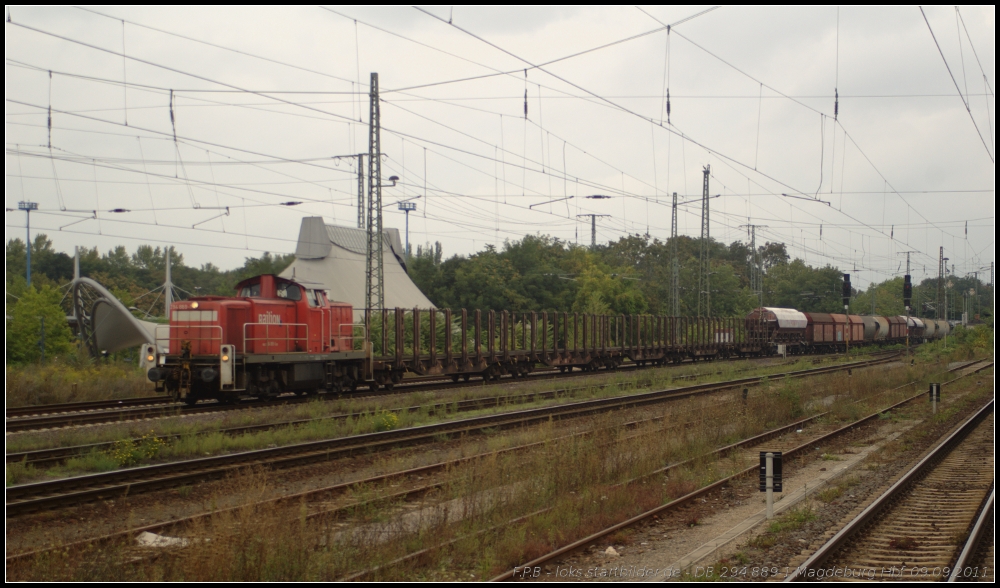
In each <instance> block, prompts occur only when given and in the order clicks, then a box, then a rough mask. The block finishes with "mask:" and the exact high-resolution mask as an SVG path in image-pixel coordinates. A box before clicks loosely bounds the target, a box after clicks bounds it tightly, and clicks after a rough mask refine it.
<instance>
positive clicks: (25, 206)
mask: <svg viewBox="0 0 1000 588" xmlns="http://www.w3.org/2000/svg"><path fill="white" fill-rule="evenodd" d="M17 209H18V210H23V211H24V212H25V215H26V216H25V218H26V220H25V221H24V226H25V231H26V235H27V236H26V237H25V238H24V239H25V240H24V245H25V250H26V251H27V252H28V253H27V255H28V285H29V286H30V285H31V211H32V210H38V203H37V202H25V201H23V200H22V201H21V202H18V203H17Z"/></svg>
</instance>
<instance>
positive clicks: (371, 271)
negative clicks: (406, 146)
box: [365, 72, 385, 323]
mask: <svg viewBox="0 0 1000 588" xmlns="http://www.w3.org/2000/svg"><path fill="white" fill-rule="evenodd" d="M369 99H370V112H369V118H368V211H367V213H368V214H367V219H366V221H367V222H366V223H365V228H366V229H367V230H368V242H367V244H366V247H365V261H366V266H365V267H366V270H365V274H366V276H365V277H366V278H367V285H366V289H365V317H366V323H367V317H368V313H369V312H371V310H372V309H375V308H385V281H384V273H383V267H382V242H383V241H384V237H383V236H382V186H381V184H380V181H381V179H382V145H381V139H380V137H381V132H380V130H381V123H380V121H379V97H378V73H376V72H372V77H371V94H370V96H369Z"/></svg>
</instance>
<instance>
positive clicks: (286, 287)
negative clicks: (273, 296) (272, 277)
mask: <svg viewBox="0 0 1000 588" xmlns="http://www.w3.org/2000/svg"><path fill="white" fill-rule="evenodd" d="M278 298H284V299H285V300H296V301H298V300H302V289H301V288H299V287H298V286H296V285H295V284H278Z"/></svg>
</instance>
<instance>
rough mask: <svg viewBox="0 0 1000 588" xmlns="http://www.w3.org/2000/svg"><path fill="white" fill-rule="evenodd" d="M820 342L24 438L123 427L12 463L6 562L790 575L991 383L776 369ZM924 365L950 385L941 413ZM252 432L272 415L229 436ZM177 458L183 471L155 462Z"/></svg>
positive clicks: (264, 569)
mask: <svg viewBox="0 0 1000 588" xmlns="http://www.w3.org/2000/svg"><path fill="white" fill-rule="evenodd" d="M814 359H815V358H803V359H801V360H799V361H798V362H796V363H793V362H791V361H781V360H769V361H768V362H767V363H771V364H773V365H767V366H765V365H760V364H754V363H751V362H732V363H723V362H716V363H704V364H701V363H699V364H697V365H689V366H680V367H668V368H654V369H646V370H639V371H635V372H630V371H624V372H621V373H610V374H598V375H594V374H590V375H587V376H585V377H582V378H573V379H556V380H545V381H530V380H529V381H523V380H522V381H518V382H517V383H502V384H493V385H487V386H482V385H481V386H475V387H466V388H454V389H450V390H449V389H441V390H434V391H418V392H404V391H397V392H399V393H398V394H394V395H381V396H365V394H364V393H359V395H358V397H357V398H341V399H334V400H326V401H319V400H310V401H308V402H303V403H301V404H289V405H273V406H267V407H263V408H261V407H253V408H244V407H240V408H239V409H238V410H232V411H225V412H219V413H202V414H191V415H184V414H183V412H182V411H181V413H180V414H179V415H178V414H172V415H161V416H158V417H156V418H147V419H144V420H136V421H128V422H118V423H105V424H91V425H83V426H72V427H65V428H51V429H46V430H35V431H25V432H18V433H10V432H9V433H8V434H7V436H6V437H7V439H6V440H7V452H8V455H10V454H12V453H17V452H24V451H41V450H49V449H53V448H59V447H62V448H65V447H68V446H80V445H85V444H99V443H106V444H110V445H101V446H98V447H95V448H91V449H88V450H87V451H86V453H83V454H79V455H75V456H73V455H71V456H69V457H68V458H67V457H62V458H56V459H53V460H52V461H50V462H47V463H43V462H40V465H38V466H37V467H36V466H31V465H29V464H28V463H27V462H15V463H11V462H8V465H7V491H8V492H7V507H8V518H7V558H8V559H7V573H8V578H11V579H22V580H43V579H45V580H52V579H89V580H99V579H100V580H132V579H135V580H143V579H147V580H148V579H182V580H307V579H321V580H336V579H348V578H352V579H386V580H401V579H444V580H485V579H490V578H493V577H495V576H498V575H501V574H503V573H505V572H509V571H511V570H514V569H515V566H528V569H529V570H532V571H531V572H530V573H529V575H525V571H524V570H525V568H523V567H521V568H519V569H520V570H521V572H520V576H517V575H516V574H514V578H513V579H522V578H523V579H534V580H548V579H559V580H567V579H568V580H574V579H579V580H588V579H597V580H602V579H604V580H636V579H649V571H648V570H658V571H659V578H658V579H665V576H664V571H665V570H668V569H669V570H674V571H672V572H670V577H671V578H674V579H704V578H707V579H725V577H724V576H725V574H727V573H728V574H730V575H732V577H734V578H735V579H737V580H759V579H769V578H773V577H774V576H775V575H778V576H779V577H780V576H781V574H783V573H784V572H785V569H786V568H794V567H795V566H798V565H800V564H801V563H802V562H803V561H805V559H806V557H808V555H809V554H810V553H812V552H813V551H815V550H816V549H818V548H819V547H820V546H821V545H822V544H823V543H824V542H825V541H826V540H827V539H829V536H831V535H832V534H833V533H834V532H835V531H836V530H837V529H839V528H840V527H841V526H843V524H844V522H845V521H844V519H845V518H849V517H850V516H853V515H854V514H857V512H856V511H858V510H860V509H862V508H864V507H865V506H866V505H867V504H868V503H869V502H871V501H872V500H874V498H875V497H876V496H877V495H879V494H880V493H881V492H882V491H883V490H884V489H885V488H886V487H888V485H889V484H891V483H892V482H893V481H894V479H895V478H897V477H899V476H900V475H902V473H903V472H904V471H906V470H907V469H908V468H909V467H910V466H911V465H912V463H913V462H914V461H915V460H916V459H918V458H919V457H920V456H921V455H922V454H924V453H925V452H926V451H927V450H928V448H930V447H931V446H932V445H934V444H935V442H936V441H937V440H938V439H940V438H941V437H942V436H943V435H944V434H946V433H947V432H949V431H951V430H952V429H954V428H955V426H956V425H957V424H958V423H959V422H960V421H962V420H963V419H964V418H965V417H966V416H968V414H970V413H971V412H972V411H973V410H975V409H977V408H979V407H981V406H982V405H984V404H985V403H986V402H988V401H989V400H991V399H992V397H993V394H994V389H993V368H992V360H991V359H990V360H985V359H982V358H980V360H978V361H973V358H967V359H965V360H964V361H962V362H960V363H952V364H948V363H947V362H946V361H942V360H941V359H939V358H937V357H933V356H928V355H926V354H925V355H924V356H920V355H918V358H917V361H916V362H915V363H914V364H911V363H910V362H909V361H907V360H903V359H902V358H899V357H883V359H881V360H878V363H875V362H873V365H869V366H867V367H862V366H860V365H858V366H855V367H854V368H853V369H852V370H851V373H850V374H848V373H847V370H846V369H843V367H844V366H842V365H841V366H840V368H841V369H837V370H836V371H826V372H824V373H809V374H800V375H798V376H797V377H795V378H791V377H789V378H785V377H782V376H781V375H780V374H784V373H787V372H792V371H807V370H817V369H820V368H825V367H831V366H837V364H843V363H844V362H845V361H847V360H845V359H844V358H843V356H840V358H839V359H835V358H827V359H825V360H823V361H821V362H819V363H816V364H814V363H813V360H814ZM860 359H861V357H854V358H851V360H850V361H858V360H860ZM949 368H950V369H952V370H954V371H952V372H949V371H947V370H948V369H949ZM749 380H753V381H752V382H749V383H746V382H744V381H749ZM951 380H954V381H951ZM736 381H739V382H741V383H737V384H732V382H736ZM931 381H939V382H948V383H947V384H946V385H945V386H944V388H943V393H942V403H941V405H940V406H939V407H938V413H937V414H936V415H931V414H930V408H929V404H928V402H927V401H926V389H927V383H928V382H931ZM719 382H730V385H727V386H726V387H724V388H721V389H720V388H717V387H713V386H712V384H715V383H719ZM744 390H746V392H744ZM668 391H670V392H669V393H668ZM675 391H676V392H678V393H681V392H683V393H682V394H676V395H675V394H674V392H675ZM653 392H657V394H659V396H656V395H653ZM553 393H555V394H553ZM921 393H923V394H921ZM619 397H623V398H627V397H635V398H632V399H631V400H628V401H620V400H618V399H619ZM637 398H641V401H639V400H637ZM588 403H593V404H588ZM615 403H617V404H615ZM414 407H416V408H414ZM532 411H536V412H532ZM542 411H548V412H542ZM515 413H518V416H517V417H516V418H515V417H514V416H513V415H514V414H515ZM529 413H530V414H529ZM866 417H868V420H864V421H863V422H859V421H862V420H863V419H865V418H866ZM519 419H520V420H519ZM991 419H992V417H990V423H992V420H991ZM8 420H10V419H8ZM306 420H308V422H305V423H299V424H296V425H288V424H287V423H289V422H292V421H306ZM282 423H285V424H282ZM990 426H992V425H990ZM239 427H244V428H245V427H259V428H258V429H253V430H244V431H234V432H232V433H230V434H226V433H223V432H220V429H227V428H239ZM433 427H442V428H440V429H437V428H433ZM418 433H419V435H418ZM827 435H832V436H830V437H826V436H827ZM331 439H333V440H337V444H329V442H328V441H327V440H331ZM317 443H327V445H322V446H319V445H310V444H317ZM306 446H308V447H306ZM126 450H127V451H126ZM762 450H779V451H786V452H788V453H790V454H791V455H790V459H786V461H785V465H784V467H785V482H784V483H785V491H784V493H782V494H779V495H778V496H780V497H781V499H779V500H777V502H776V512H777V515H776V518H775V520H774V521H770V522H768V521H764V520H762V519H763V517H762V515H761V511H762V509H763V501H762V496H763V495H762V494H761V493H759V492H757V488H756V476H753V477H750V476H747V475H746V471H747V470H748V468H754V467H756V466H755V464H756V460H757V454H758V452H759V451H762ZM269 451H270V452H271V453H267V454H266V455H265V454H263V453H261V454H259V455H255V457H254V459H249V457H247V458H246V459H243V460H242V461H236V462H233V463H232V464H230V465H227V466H225V467H224V468H223V469H220V470H218V471H216V472H215V473H212V474H209V475H206V476H205V477H204V478H198V477H195V476H194V475H193V474H190V473H183V472H182V470H183V469H184V468H185V467H189V468H190V471H191V472H193V471H195V469H196V468H195V466H194V465H191V466H186V465H185V464H188V462H189V460H192V459H193V458H201V459H202V463H201V464H200V465H199V466H198V467H201V468H203V469H204V468H205V467H206V463H207V462H208V461H211V460H216V459H222V458H228V457H231V456H243V455H246V456H250V454H251V453H252V452H269ZM990 451H992V448H990ZM278 453H280V455H278ZM282 460H284V461H282ZM169 463H173V464H175V465H176V466H177V467H176V468H175V469H176V470H177V471H174V472H172V473H169V474H167V473H162V474H161V473H157V474H155V475H153V474H152V470H150V473H149V474H146V476H145V478H143V477H142V475H141V474H142V472H144V471H146V470H145V468H153V467H155V466H160V465H162V464H169ZM989 465H990V467H991V468H992V460H989ZM137 466H139V467H137ZM102 471H103V474H101V473H100V472H102ZM199 471H200V470H199ZM91 472H94V473H91ZM129 473H135V474H136V475H137V477H134V478H122V479H120V480H112V479H110V478H109V479H107V480H106V481H104V479H101V480H102V481H93V482H92V483H91V489H90V492H91V494H90V495H88V497H85V498H72V497H71V494H66V495H65V496H66V498H64V499H62V498H60V496H62V495H60V494H58V493H59V492H71V491H70V490H65V489H60V490H56V489H41V490H39V492H40V493H41V494H42V496H41V498H42V499H44V498H45V496H44V495H43V494H44V493H45V492H48V493H49V496H48V502H45V501H44V500H40V502H38V503H37V504H36V503H31V502H25V503H24V504H27V505H28V506H23V505H21V506H19V503H18V500H20V499H19V498H17V496H19V494H18V492H21V491H23V490H24V489H25V488H29V487H31V486H33V485H35V484H45V483H48V482H55V481H58V480H60V479H77V478H79V479H84V478H89V477H90V476H99V475H105V474H106V475H114V476H124V475H125V474H129ZM180 475H190V476H191V477H190V478H188V479H184V478H181V477H178V478H177V479H173V478H169V476H180ZM156 476H160V477H159V478H156ZM730 476H735V477H732V478H730ZM153 478H156V480H160V482H157V483H150V480H152V479H153ZM989 479H990V483H992V470H991V471H990V476H989ZM156 480H153V481H154V482H155V481H156ZM147 483H149V487H148V488H146V487H145V486H143V484H147ZM102 484H103V486H102ZM116 484H117V486H116ZM102 488H103V490H102ZM121 488H125V490H121ZM26 495H27V493H26ZM24 500H25V501H29V500H36V498H32V497H31V496H27V497H26V498H25V499H24ZM19 509H20V510H19ZM649 513H655V514H649ZM644 515H648V516H644ZM633 517H634V518H635V519H636V521H635V522H634V523H633V524H627V525H622V523H624V522H626V521H629V519H632V518H633ZM616 525H617V527H615V526H616ZM609 529H610V530H609ZM567 546H569V547H571V549H566V550H564V552H562V553H559V552H557V550H558V549H560V548H566V547H567ZM904 547H905V546H904ZM554 552H555V555H553V553H554ZM990 553H992V552H991V551H990ZM542 560H544V563H537V564H536V563H533V562H541V561H542ZM709 569H711V570H709ZM723 570H726V571H725V572H723ZM754 570H758V572H757V573H756V575H754ZM761 570H767V573H766V577H765V574H764V573H762V572H761ZM771 570H775V571H776V572H777V573H771ZM509 575H510V574H509ZM654 578H655V576H654Z"/></svg>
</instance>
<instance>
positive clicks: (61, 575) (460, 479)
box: [9, 366, 936, 581]
mask: <svg viewBox="0 0 1000 588" xmlns="http://www.w3.org/2000/svg"><path fill="white" fill-rule="evenodd" d="M924 369H926V370H927V372H928V373H930V372H931V371H933V370H934V369H936V368H922V367H920V366H917V367H916V368H910V367H906V368H897V369H884V370H881V369H872V370H862V371H859V372H857V373H855V375H854V376H853V377H852V378H851V383H850V386H845V385H844V380H845V378H846V377H845V376H843V375H841V374H833V375H829V376H823V377H819V378H812V379H809V380H808V381H770V382H767V383H766V384H765V385H763V386H761V387H759V388H754V389H752V390H751V394H750V395H749V398H748V399H747V401H746V402H745V403H744V402H743V401H742V399H741V398H740V394H739V392H735V393H732V394H730V395H724V396H719V395H714V396H713V397H711V398H700V397H696V398H692V399H690V400H689V401H686V402H684V403H668V404H664V405H659V406H653V407H644V408H641V409H635V410H628V411H615V412H608V413H605V414H602V415H600V416H596V417H593V418H591V419H589V420H588V419H580V420H575V421H573V422H572V423H571V424H567V423H561V422H558V421H555V422H552V421H550V422H548V423H545V424H543V425H541V426H538V427H533V428H530V429H523V430H519V431H513V432H510V433H503V434H496V435H493V436H489V437H486V438H480V439H478V440H476V441H475V442H474V443H473V445H474V446H477V447H483V446H486V447H488V448H491V449H499V448H501V447H512V446H517V445H518V444H525V443H531V442H539V441H541V442H543V443H541V444H540V445H539V446H537V447H535V448H534V449H533V450H531V451H524V452H512V453H507V454H489V455H486V456H484V457H482V458H480V459H478V460H474V461H473V462H471V463H469V464H467V465H465V466H462V467H456V468H453V469H452V470H451V471H449V472H448V480H449V481H448V483H447V484H446V485H445V486H444V488H443V489H442V490H441V491H440V492H439V493H437V494H436V495H435V496H433V497H432V499H430V500H428V502H427V503H426V504H425V505H424V506H423V507H421V508H413V507H407V508H405V509H403V508H400V507H399V505H395V504H386V503H384V502H378V501H371V499H372V498H375V497H378V496H380V495H382V494H383V493H384V492H386V491H388V490H387V489H385V488H359V489H358V490H357V491H356V492H355V494H354V499H356V500H358V501H359V502H368V506H365V507H363V508H359V509H357V511H356V512H355V513H354V515H353V518H352V520H351V521H350V523H349V524H345V523H340V522H337V521H333V520H330V519H329V518H328V517H322V516H314V515H316V512H315V510H314V509H315V508H317V507H316V506H314V505H310V504H305V503H303V504H298V505H290V506H284V507H281V508H275V507H273V506H267V507H262V506H259V505H254V504H252V503H253V501H254V500H255V499H256V498H257V497H262V496H265V495H267V494H268V493H269V492H271V491H273V490H274V487H275V482H274V481H273V480H272V478H271V477H270V476H268V475H265V474H262V473H259V472H250V473H248V474H246V475H244V476H241V477H239V478H234V479H233V480H232V481H231V482H230V484H229V486H227V487H226V488H224V489H222V490H219V492H220V493H222V494H220V496H221V495H230V494H232V495H238V496H240V497H241V498H242V499H243V500H245V501H246V504H247V506H245V507H243V508H241V509H238V510H237V511H235V512H232V513H226V514H219V515H217V516H215V517H213V518H212V519H211V520H210V521H208V522H206V523H204V524H203V525H200V526H198V527H196V528H191V529H187V530H185V535H186V536H187V537H189V538H190V539H192V540H195V542H194V543H192V544H191V545H189V546H188V547H186V548H178V549H174V550H168V551H163V552H161V553H160V554H159V555H158V556H157V557H152V558H149V557H147V558H142V559H140V560H135V557H136V556H135V553H136V550H135V548H134V547H132V546H126V545H119V546H108V547H102V548H101V549H100V551H99V552H96V553H94V552H92V553H81V554H77V553H74V554H69V555H67V556H66V557H64V558H63V559H62V560H60V561H59V562H58V565H54V566H53V565H50V564H51V563H52V560H51V559H44V560H39V561H37V562H34V563H33V564H30V563H29V564H28V565H25V566H23V567H20V568H18V569H17V570H9V573H10V574H11V575H10V577H11V578H14V579H20V580H25V579H27V580H42V579H44V580H53V579H57V580H58V579H77V580H104V581H106V580H116V581H127V580H137V579H138V580H185V581H248V580H249V581H271V580H278V581H282V580H284V581H288V580H298V581H328V580H336V579H341V578H346V577H350V576H351V575H352V574H356V573H359V572H362V571H365V570H373V571H371V573H370V574H368V575H367V576H366V579H373V580H389V581H392V580H396V581H399V580H468V579H485V578H489V577H491V576H492V575H494V574H496V573H498V572H500V571H502V570H505V569H509V568H511V567H513V566H514V565H518V564H523V563H525V562H527V561H529V560H531V559H532V558H534V557H537V556H539V555H542V554H543V553H546V552H548V551H551V550H552V549H554V548H556V547H559V546H562V545H565V544H567V543H569V542H571V541H574V540H576V539H578V538H580V537H583V536H586V535H588V534H591V533H594V532H596V531H598V530H601V529H603V528H606V527H607V526H609V525H611V524H614V523H617V522H620V521H622V520H624V519H626V518H629V517H631V516H634V515H636V514H639V513H641V512H644V511H647V510H649V509H651V508H653V507H656V506H659V505H661V504H664V503H666V502H669V501H671V500H673V499H675V498H677V497H679V496H682V495H685V494H687V493H689V492H691V491H693V490H695V489H697V488H700V487H703V486H705V485H707V484H709V483H711V482H713V481H715V480H717V479H719V478H720V477H722V476H725V475H729V474H730V473H732V472H734V471H737V470H739V469H742V468H743V467H745V466H743V465H742V464H740V463H737V462H736V461H735V459H725V460H719V461H712V460H710V459H707V458H705V457H703V456H704V455H705V454H706V453H708V452H710V451H712V450H714V449H715V448H717V447H719V446H722V445H726V444H728V443H731V442H733V441H734V440H737V439H742V438H746V437H748V436H751V435H755V434H758V433H760V432H763V431H764V430H766V429H768V428H771V427H773V426H775V425H776V424H784V423H787V422H790V421H792V420H794V419H795V418H798V417H801V416H805V415H810V414H816V413H817V412H820V411H821V410H827V409H828V408H829V407H828V406H827V404H825V403H824V402H823V401H824V399H828V398H829V397H831V396H832V397H834V398H835V399H836V402H835V403H834V406H837V405H839V404H842V403H844V402H854V403H856V404H858V405H867V403H872V404H877V405H879V406H884V405H887V404H889V403H891V402H892V401H893V399H894V398H895V397H896V396H894V395H893V394H876V392H879V391H882V390H885V387H887V386H889V387H891V386H898V385H899V384H900V383H903V382H906V381H909V379H911V378H914V377H916V376H926V374H925V373H924V372H923V371H922V370H924ZM909 394H912V392H911V391H909V390H905V389H904V390H902V391H900V392H899V395H901V396H902V395H909ZM834 412H835V413H837V411H836V410H835V411H834ZM630 422H631V423H633V425H632V426H630V427H627V428H626V427H623V426H622V425H623V424H625V423H630ZM567 429H571V430H577V431H584V430H587V431H589V433H588V434H585V435H583V434H581V435H575V436H574V435H567ZM686 460H691V461H690V463H689V464H688V465H687V466H686V467H683V468H680V469H677V470H673V471H671V473H670V475H669V476H664V475H662V474H656V475H651V473H652V472H656V471H659V470H661V469H662V468H663V467H664V466H665V465H667V464H675V463H680V462H684V461H686ZM399 465H400V466H401V465H402V464H399ZM400 469H402V468H400ZM369 501H370V502H369ZM532 513H537V514H534V515H532V516H529V515H531V514H532ZM809 514H811V513H805V514H803V513H800V512H798V511H796V512H795V513H791V514H790V515H789V517H790V518H788V520H787V521H784V520H783V522H782V523H781V524H782V526H781V528H777V529H773V532H772V533H765V537H768V536H775V535H776V534H778V533H781V532H783V531H786V530H789V529H791V528H793V527H794V526H798V525H801V524H803V523H804V522H806V521H807V520H808V516H809ZM519 518H520V519H523V520H521V521H520V522H518V523H512V522H511V521H513V520H517V519H519ZM612 540H613V542H617V544H622V543H626V542H627V541H629V540H630V537H629V534H628V533H622V534H621V535H619V536H616V537H613V538H612ZM760 541H761V542H769V541H770V539H767V538H763V539H760ZM760 547H766V546H764V545H763V544H762V545H760ZM423 549H427V550H428V551H427V553H425V554H423V555H422V556H421V557H420V558H418V559H415V560H407V561H405V563H402V564H392V562H395V561H398V560H400V558H403V557H405V556H407V555H408V554H412V553H416V552H418V551H420V550H423ZM15 572H16V573H15Z"/></svg>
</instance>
